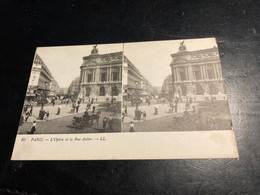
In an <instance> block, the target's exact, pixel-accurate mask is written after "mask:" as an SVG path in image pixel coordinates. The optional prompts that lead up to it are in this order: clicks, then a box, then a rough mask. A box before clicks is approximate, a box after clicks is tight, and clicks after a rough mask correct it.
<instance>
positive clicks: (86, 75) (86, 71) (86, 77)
mask: <svg viewBox="0 0 260 195" xmlns="http://www.w3.org/2000/svg"><path fill="white" fill-rule="evenodd" d="M87 73H88V70H85V83H87V82H88V74H87Z"/></svg>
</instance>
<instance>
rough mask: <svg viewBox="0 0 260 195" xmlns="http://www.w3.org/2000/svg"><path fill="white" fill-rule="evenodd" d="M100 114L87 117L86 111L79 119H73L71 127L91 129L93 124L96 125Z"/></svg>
mask: <svg viewBox="0 0 260 195" xmlns="http://www.w3.org/2000/svg"><path fill="white" fill-rule="evenodd" d="M100 114H101V112H100V111H98V112H97V113H96V114H92V115H89V114H88V111H85V112H84V115H83V116H81V117H77V116H75V117H73V121H72V125H73V127H76V128H84V127H92V126H93V125H94V124H95V123H96V124H98V122H99V118H100Z"/></svg>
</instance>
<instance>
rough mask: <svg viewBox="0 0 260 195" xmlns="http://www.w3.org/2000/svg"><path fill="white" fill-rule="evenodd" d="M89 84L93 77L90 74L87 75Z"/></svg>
mask: <svg viewBox="0 0 260 195" xmlns="http://www.w3.org/2000/svg"><path fill="white" fill-rule="evenodd" d="M89 82H93V75H92V74H88V83H89Z"/></svg>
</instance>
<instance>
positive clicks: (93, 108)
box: [92, 106, 96, 114]
mask: <svg viewBox="0 0 260 195" xmlns="http://www.w3.org/2000/svg"><path fill="white" fill-rule="evenodd" d="M95 110H96V106H92V113H93V114H94V113H95Z"/></svg>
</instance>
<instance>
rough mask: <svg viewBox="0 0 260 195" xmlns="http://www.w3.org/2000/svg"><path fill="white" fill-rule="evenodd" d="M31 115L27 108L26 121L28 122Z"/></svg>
mask: <svg viewBox="0 0 260 195" xmlns="http://www.w3.org/2000/svg"><path fill="white" fill-rule="evenodd" d="M29 116H30V111H29V110H28V109H27V111H26V113H25V121H26V122H27V120H28V118H29Z"/></svg>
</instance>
